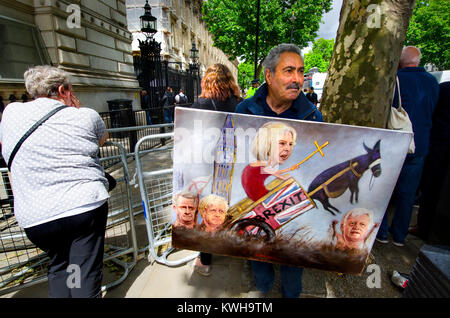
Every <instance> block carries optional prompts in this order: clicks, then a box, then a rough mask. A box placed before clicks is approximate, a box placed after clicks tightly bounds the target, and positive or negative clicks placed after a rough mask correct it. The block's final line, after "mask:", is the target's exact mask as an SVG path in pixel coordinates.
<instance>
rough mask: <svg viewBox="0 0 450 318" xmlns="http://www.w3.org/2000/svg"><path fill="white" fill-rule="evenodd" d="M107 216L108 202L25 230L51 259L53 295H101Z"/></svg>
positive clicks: (93, 296) (50, 294)
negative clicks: (87, 210) (90, 209)
mask: <svg viewBox="0 0 450 318" xmlns="http://www.w3.org/2000/svg"><path fill="white" fill-rule="evenodd" d="M107 217H108V203H107V202H106V203H105V204H103V205H102V206H101V207H99V208H97V209H94V210H92V211H89V212H85V213H81V214H79V215H75V216H70V217H65V218H61V219H57V220H54V221H51V222H48V223H44V224H40V225H37V226H33V227H30V228H27V229H25V233H26V234H27V236H28V238H29V239H30V241H31V242H33V243H34V244H36V246H38V247H39V248H40V249H42V250H43V251H44V252H46V253H47V255H48V256H49V258H50V265H49V269H48V285H49V296H50V297H52V298H95V297H101V284H102V278H103V274H102V268H103V252H104V242H105V229H106V220H107Z"/></svg>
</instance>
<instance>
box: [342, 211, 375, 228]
mask: <svg viewBox="0 0 450 318" xmlns="http://www.w3.org/2000/svg"><path fill="white" fill-rule="evenodd" d="M360 215H367V216H369V224H368V225H367V228H368V229H370V228H371V227H372V226H373V213H372V211H370V210H367V209H364V208H355V209H352V210H350V211H348V212H347V213H345V215H344V217H343V218H342V220H341V227H342V226H347V219H348V218H349V217H350V216H353V217H355V216H360Z"/></svg>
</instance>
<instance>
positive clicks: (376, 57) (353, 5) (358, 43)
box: [320, 0, 415, 128]
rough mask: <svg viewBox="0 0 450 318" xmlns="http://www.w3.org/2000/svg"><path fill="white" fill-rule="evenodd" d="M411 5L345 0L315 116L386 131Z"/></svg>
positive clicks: (409, 0) (399, 0)
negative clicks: (317, 113) (317, 114)
mask: <svg viewBox="0 0 450 318" xmlns="http://www.w3.org/2000/svg"><path fill="white" fill-rule="evenodd" d="M414 4H415V0H366V1H364V0H344V1H343V4H342V9H341V14H340V21H339V28H338V32H337V37H336V42H335V46H334V51H333V55H332V57H331V63H330V67H329V69H328V76H327V80H326V82H325V87H324V91H323V95H322V102H321V107H320V110H321V111H322V114H323V115H324V118H325V121H327V122H332V123H341V124H347V125H356V126H369V127H378V128H385V127H386V122H387V118H388V115H389V111H390V105H391V101H392V95H393V89H394V83H395V77H396V74H397V68H398V62H399V58H400V55H401V51H402V47H403V43H404V41H405V36H406V30H407V28H408V24H409V20H410V18H411V16H412V12H413V9H414Z"/></svg>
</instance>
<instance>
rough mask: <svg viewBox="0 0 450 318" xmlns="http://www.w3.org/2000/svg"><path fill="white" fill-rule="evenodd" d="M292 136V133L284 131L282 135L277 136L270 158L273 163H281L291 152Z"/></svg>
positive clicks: (292, 145)
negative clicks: (274, 148)
mask: <svg viewBox="0 0 450 318" xmlns="http://www.w3.org/2000/svg"><path fill="white" fill-rule="evenodd" d="M294 145H295V144H294V138H293V136H292V133H291V132H289V131H286V132H285V133H284V135H283V136H281V137H280V138H278V142H277V144H276V150H275V151H273V153H272V156H271V160H272V163H274V164H283V163H284V162H286V160H288V159H289V157H290V156H291V154H292V151H293V150H294Z"/></svg>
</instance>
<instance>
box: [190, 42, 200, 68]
mask: <svg viewBox="0 0 450 318" xmlns="http://www.w3.org/2000/svg"><path fill="white" fill-rule="evenodd" d="M189 52H191V56H190V57H191V60H192V64H194V66H197V65H198V50H197V47H196V46H195V42H192V48H191V50H190V51H189Z"/></svg>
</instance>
